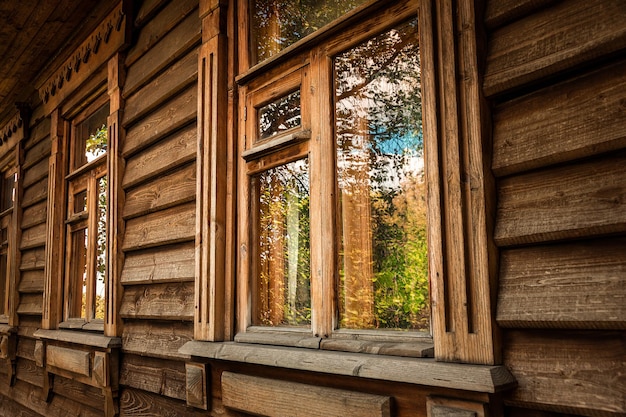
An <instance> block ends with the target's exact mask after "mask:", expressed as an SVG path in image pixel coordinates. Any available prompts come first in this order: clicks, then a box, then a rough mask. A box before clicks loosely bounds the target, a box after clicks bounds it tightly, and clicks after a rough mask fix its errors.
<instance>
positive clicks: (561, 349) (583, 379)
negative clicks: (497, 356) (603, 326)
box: [504, 331, 626, 416]
mask: <svg viewBox="0 0 626 417" xmlns="http://www.w3.org/2000/svg"><path fill="white" fill-rule="evenodd" d="M504 343H505V353H504V364H505V365H506V366H507V368H509V369H510V370H511V372H512V373H513V375H514V376H515V378H516V379H517V381H518V383H519V386H518V388H517V389H516V390H513V391H511V393H510V394H507V395H506V396H505V402H506V403H507V404H510V405H516V406H521V407H524V406H528V407H529V408H542V409H547V410H554V411H559V412H565V413H572V414H581V415H588V416H602V415H611V416H617V415H623V414H624V413H626V399H625V396H624V392H626V339H625V338H624V333H623V332H579V333H573V332H555V331H542V332H534V333H531V332H527V331H508V332H506V335H505V338H504Z"/></svg>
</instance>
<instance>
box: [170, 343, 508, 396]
mask: <svg viewBox="0 0 626 417" xmlns="http://www.w3.org/2000/svg"><path fill="white" fill-rule="evenodd" d="M179 352H180V353H182V354H184V355H189V356H191V357H195V358H204V359H217V360H224V361H232V362H240V363H247V364H254V365H265V366H273V367H279V368H287V369H293V370H299V371H311V372H321V373H326V374H332V375H346V376H354V377H360V378H370V379H376V380H384V381H391V382H403V383H408V384H416V385H424V386H431V387H440V388H449V389H457V390H464V391H473V392H484V393H495V392H500V391H504V390H507V389H509V388H512V387H514V386H515V385H516V381H515V378H514V377H513V376H512V375H511V374H510V373H509V371H508V370H507V369H506V368H505V367H504V366H483V365H466V364H456V363H445V362H437V361H435V360H434V359H432V358H419V359H416V358H405V357H395V356H385V355H370V354H364V353H350V352H334V351H324V350H314V349H302V348H294V347H285V346H268V345H258V344H248V343H239V342H202V341H196V340H194V341H190V342H187V343H186V344H185V345H183V346H182V347H181V348H180V349H179Z"/></svg>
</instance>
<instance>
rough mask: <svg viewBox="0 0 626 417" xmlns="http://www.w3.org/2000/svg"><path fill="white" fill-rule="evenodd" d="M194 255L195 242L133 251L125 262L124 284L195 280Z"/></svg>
mask: <svg viewBox="0 0 626 417" xmlns="http://www.w3.org/2000/svg"><path fill="white" fill-rule="evenodd" d="M194 256H195V249H194V245H193V242H189V243H183V244H181V245H173V246H166V247H164V246H160V247H158V248H155V249H147V250H145V251H141V252H131V253H129V254H128V255H126V260H125V262H124V269H123V270H122V276H121V281H122V284H124V285H130V284H148V283H153V282H154V283H165V282H181V281H193V279H194Z"/></svg>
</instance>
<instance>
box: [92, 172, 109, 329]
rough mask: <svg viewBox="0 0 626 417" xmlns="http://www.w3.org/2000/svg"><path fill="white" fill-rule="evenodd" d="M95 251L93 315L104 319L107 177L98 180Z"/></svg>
mask: <svg viewBox="0 0 626 417" xmlns="http://www.w3.org/2000/svg"><path fill="white" fill-rule="evenodd" d="M96 244H97V248H96V249H97V250H96V286H95V291H96V296H95V297H94V300H95V308H94V314H95V318H97V319H104V306H105V302H104V300H105V297H104V293H105V286H106V284H105V282H106V281H105V277H106V262H107V177H106V176H104V177H102V178H100V179H98V238H97V243H96Z"/></svg>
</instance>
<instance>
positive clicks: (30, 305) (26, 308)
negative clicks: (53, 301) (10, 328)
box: [17, 293, 43, 315]
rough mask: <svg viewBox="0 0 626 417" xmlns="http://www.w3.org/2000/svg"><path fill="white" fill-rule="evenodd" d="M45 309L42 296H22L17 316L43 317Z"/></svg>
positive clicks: (35, 294) (34, 294)
mask: <svg viewBox="0 0 626 417" xmlns="http://www.w3.org/2000/svg"><path fill="white" fill-rule="evenodd" d="M42 307H43V297H42V295H41V294H37V293H33V294H21V295H20V303H19V305H18V306H17V314H20V315H41V313H42V311H43V310H42Z"/></svg>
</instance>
